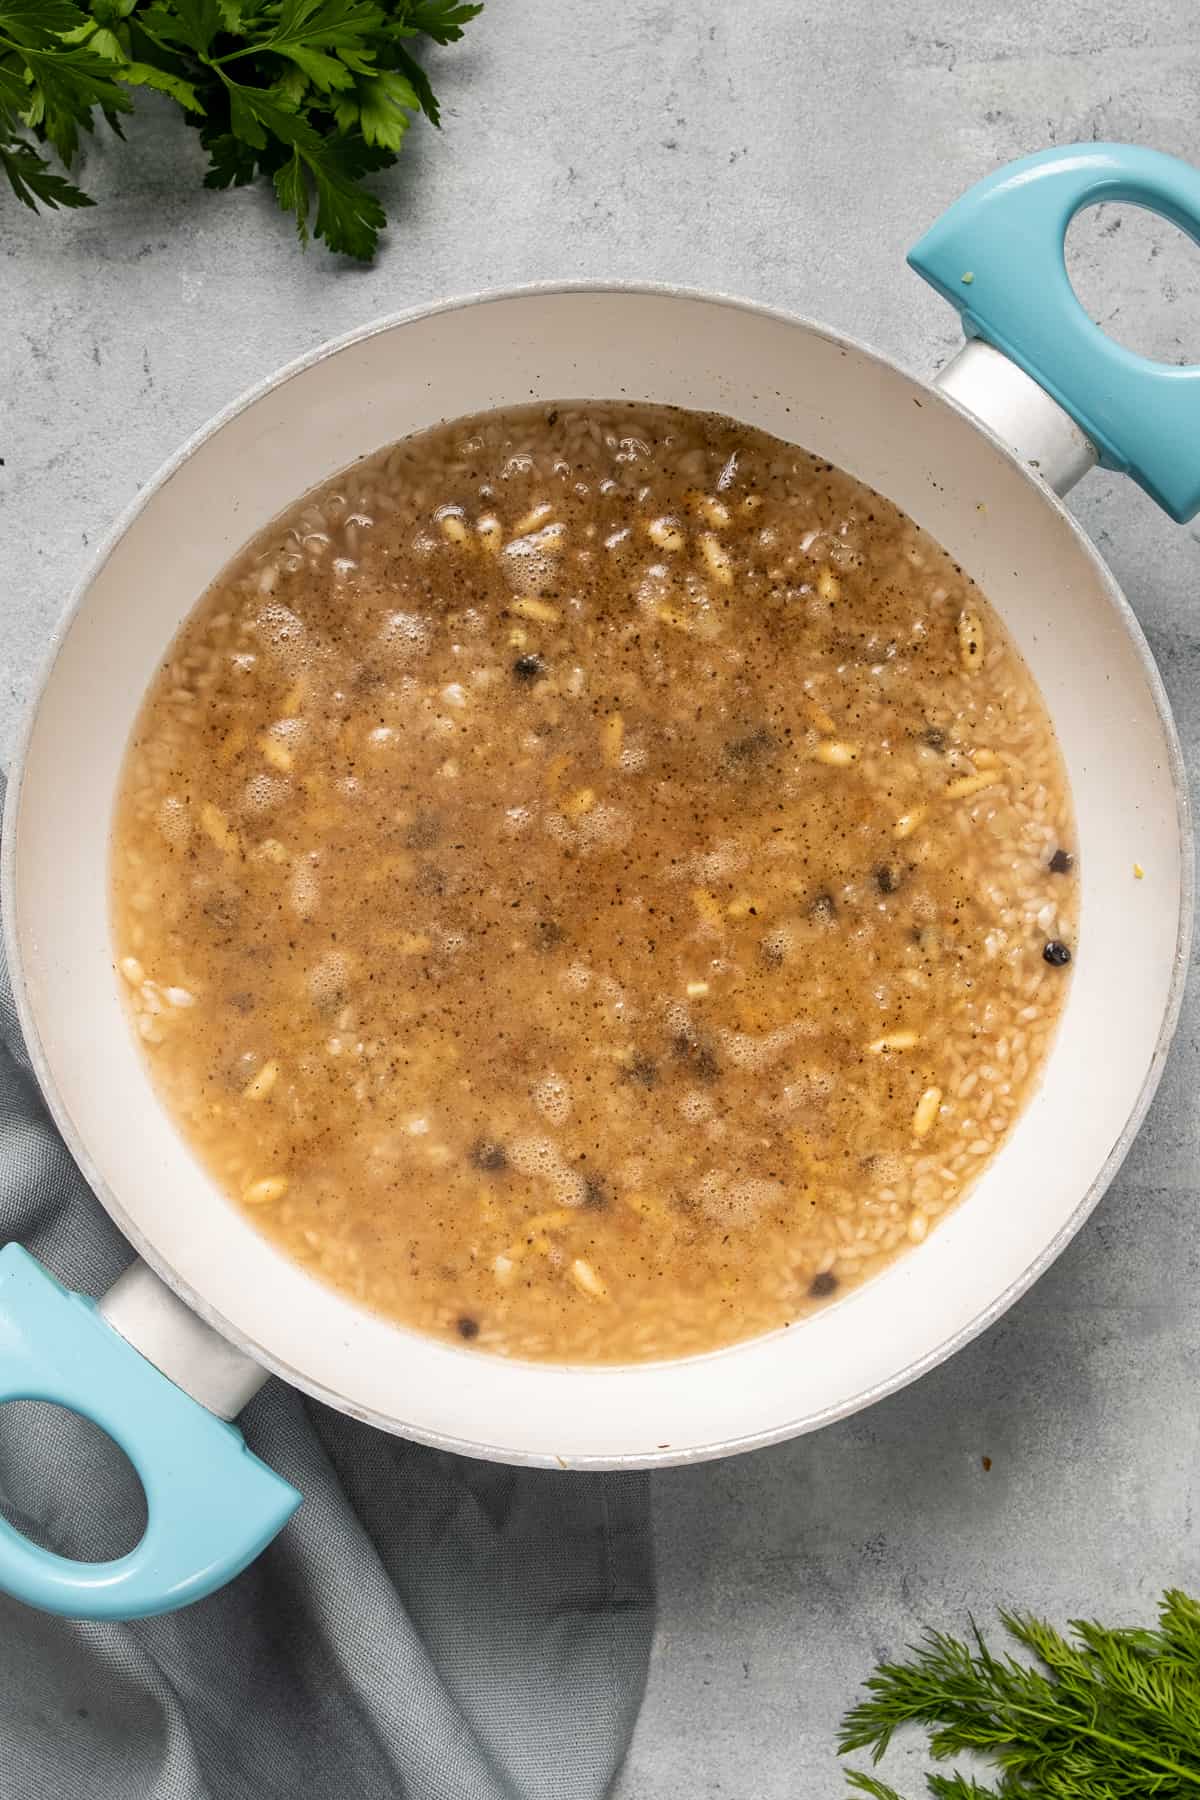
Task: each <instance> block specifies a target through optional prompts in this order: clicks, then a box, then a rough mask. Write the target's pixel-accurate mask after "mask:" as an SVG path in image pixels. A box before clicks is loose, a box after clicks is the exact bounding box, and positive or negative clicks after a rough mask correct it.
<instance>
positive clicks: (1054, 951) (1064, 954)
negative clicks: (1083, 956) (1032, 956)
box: [1042, 938, 1071, 969]
mask: <svg viewBox="0 0 1200 1800" xmlns="http://www.w3.org/2000/svg"><path fill="white" fill-rule="evenodd" d="M1042 957H1043V959H1044V960H1045V961H1046V962H1048V963H1049V964H1050V966H1051V967H1052V968H1054V969H1061V968H1063V967H1064V965H1065V964H1067V963H1069V962H1070V960H1071V952H1070V951H1069V950H1068V949H1067V946H1066V945H1065V944H1061V943H1060V942H1059V940H1058V939H1057V938H1051V939H1050V942H1049V943H1048V944H1047V945H1046V946H1045V948H1044V949H1043V951H1042Z"/></svg>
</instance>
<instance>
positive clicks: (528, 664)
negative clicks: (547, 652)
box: [512, 656, 546, 681]
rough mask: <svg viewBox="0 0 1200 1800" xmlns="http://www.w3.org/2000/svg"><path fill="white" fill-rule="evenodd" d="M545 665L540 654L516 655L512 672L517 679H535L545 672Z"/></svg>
mask: <svg viewBox="0 0 1200 1800" xmlns="http://www.w3.org/2000/svg"><path fill="white" fill-rule="evenodd" d="M545 668H546V665H545V663H543V661H542V659H541V657H540V656H518V658H517V660H516V662H515V663H514V664H513V666H512V672H513V674H514V675H515V676H516V678H517V680H518V681H536V680H537V678H538V676H539V675H542V674H544V673H545Z"/></svg>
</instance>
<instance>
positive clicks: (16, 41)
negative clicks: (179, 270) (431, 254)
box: [0, 0, 482, 260]
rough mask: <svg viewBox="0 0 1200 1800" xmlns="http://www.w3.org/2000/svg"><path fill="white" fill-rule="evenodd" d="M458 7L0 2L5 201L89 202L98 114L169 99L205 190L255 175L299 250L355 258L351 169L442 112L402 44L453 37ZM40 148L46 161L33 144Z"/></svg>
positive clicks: (454, 0) (381, 217) (372, 199)
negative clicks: (89, 154)
mask: <svg viewBox="0 0 1200 1800" xmlns="http://www.w3.org/2000/svg"><path fill="white" fill-rule="evenodd" d="M481 10H482V7H481V6H479V5H474V4H466V3H464V0H263V3H262V4H255V3H254V0H91V5H90V7H88V8H86V9H85V8H83V7H80V6H77V5H75V4H74V0H0V167H2V168H3V171H4V173H5V175H6V176H7V177H8V182H9V185H10V187H11V188H12V191H13V193H14V194H15V195H16V197H17V199H18V200H21V201H23V202H24V204H25V205H26V206H29V207H33V208H34V209H35V210H36V209H37V208H38V207H39V206H46V207H60V206H91V205H92V204H93V202H92V200H91V199H90V198H89V196H88V195H87V194H85V193H84V192H83V191H82V189H80V188H79V187H78V186H76V184H75V183H74V182H73V181H72V180H71V179H70V178H69V176H68V175H67V174H66V173H65V170H69V169H70V167H71V166H72V164H73V163H74V161H75V159H76V157H77V156H78V153H79V146H80V133H81V132H91V131H92V130H93V129H94V128H95V122H96V119H97V116H99V117H102V118H103V119H105V120H106V121H107V123H108V124H109V126H110V127H111V128H112V129H113V130H114V131H115V132H116V133H117V134H118V136H119V135H120V134H121V115H122V113H127V112H128V111H129V110H130V108H131V107H132V105H133V101H132V98H131V94H130V89H133V88H138V87H148V88H154V89H157V90H158V92H160V93H163V94H166V95H168V96H169V97H170V98H171V99H172V100H174V101H175V102H176V104H177V105H178V106H180V107H181V108H182V109H183V113H184V116H185V118H186V119H187V121H188V123H189V124H191V125H193V126H194V127H195V128H196V129H197V130H198V131H199V133H200V142H201V143H202V144H203V146H204V148H205V150H206V151H207V152H208V172H207V174H206V175H205V177H204V185H205V186H206V187H210V188H226V187H244V186H245V185H246V184H247V183H248V182H251V181H254V180H255V179H256V178H258V177H260V176H265V177H267V178H268V179H269V180H270V181H271V183H272V185H273V186H274V190H275V196H276V198H277V200H278V201H279V204H280V206H281V207H282V208H283V210H284V211H285V212H288V213H291V214H293V215H294V217H295V220H296V229H297V232H298V233H299V237H300V241H301V243H306V242H307V241H308V238H309V234H310V232H311V234H312V236H314V237H317V238H321V239H322V240H323V241H324V242H325V243H326V244H327V245H328V247H329V248H330V249H331V250H337V251H342V252H344V253H345V254H347V255H349V256H356V257H360V258H362V259H364V260H365V259H367V258H369V257H370V256H372V255H373V254H374V251H375V248H376V244H377V242H378V238H379V233H380V231H381V230H382V229H383V227H384V226H385V225H386V223H387V219H386V215H385V213H384V210H383V207H382V206H381V205H380V203H379V200H378V199H377V198H376V196H375V195H374V194H373V193H372V192H371V191H370V189H369V188H368V187H366V186H365V185H364V182H363V177H364V176H367V175H370V174H372V173H373V172H374V171H375V170H377V169H382V168H386V167H387V166H388V165H389V164H391V163H393V162H395V160H396V157H397V155H398V154H399V151H400V148H401V146H402V144H403V142H404V135H405V133H406V132H407V130H408V128H409V126H410V124H411V123H412V121H413V119H414V118H415V117H416V116H417V115H418V114H422V113H423V114H424V116H425V117H426V118H427V119H428V120H429V121H430V123H431V124H433V125H437V124H438V123H439V122H440V121H439V114H438V104H437V99H436V97H435V95H434V92H433V89H432V87H431V86H430V84H429V78H428V76H427V75H426V73H425V70H424V69H423V68H422V66H421V64H420V63H419V62H418V60H417V58H416V55H415V54H414V51H415V49H416V48H417V45H416V43H415V42H414V40H422V39H423V40H426V41H432V42H433V43H435V44H450V43H454V42H456V41H457V40H458V39H459V38H460V37H461V36H462V32H463V27H464V25H466V24H467V23H468V22H469V21H470V20H471V19H473V18H474V17H475V16H476V14H477V13H479V12H480V11H481ZM47 150H49V151H52V152H53V153H54V154H55V155H56V156H57V158H58V160H59V162H60V163H61V164H62V165H63V167H62V169H59V168H57V167H56V166H55V165H54V163H53V162H52V161H51V160H50V157H49V156H48V155H47V154H46V153H45V152H46V151H47Z"/></svg>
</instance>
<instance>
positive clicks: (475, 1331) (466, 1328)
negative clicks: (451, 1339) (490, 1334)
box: [458, 1313, 479, 1338]
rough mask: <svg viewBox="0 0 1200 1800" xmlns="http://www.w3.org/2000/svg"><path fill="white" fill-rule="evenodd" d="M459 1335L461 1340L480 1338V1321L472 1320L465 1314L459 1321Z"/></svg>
mask: <svg viewBox="0 0 1200 1800" xmlns="http://www.w3.org/2000/svg"><path fill="white" fill-rule="evenodd" d="M458 1335H459V1337H460V1338H473V1337H478V1336H479V1320H478V1319H472V1318H471V1316H470V1315H469V1314H468V1313H464V1314H463V1316H462V1318H461V1319H460V1320H459V1321H458Z"/></svg>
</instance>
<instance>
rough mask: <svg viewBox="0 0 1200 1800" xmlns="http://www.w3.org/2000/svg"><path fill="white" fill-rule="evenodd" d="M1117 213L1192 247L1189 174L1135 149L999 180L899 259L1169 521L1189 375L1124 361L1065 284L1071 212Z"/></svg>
mask: <svg viewBox="0 0 1200 1800" xmlns="http://www.w3.org/2000/svg"><path fill="white" fill-rule="evenodd" d="M1101 200H1109V201H1127V202H1131V203H1132V204H1134V205H1136V206H1144V207H1148V208H1149V209H1150V211H1152V212H1156V213H1161V214H1162V216H1163V217H1164V218H1167V219H1170V220H1171V221H1172V222H1173V223H1174V224H1176V225H1178V226H1179V228H1180V230H1182V231H1185V232H1187V234H1188V236H1189V237H1191V238H1193V239H1195V241H1196V242H1197V243H1200V170H1198V169H1194V168H1193V167H1192V165H1191V164H1190V163H1185V162H1181V161H1180V160H1179V159H1178V158H1177V157H1174V156H1164V155H1163V154H1162V153H1161V152H1160V151H1157V150H1145V149H1142V148H1141V147H1140V146H1137V145H1133V144H1068V145H1065V146H1062V147H1060V148H1058V149H1055V150H1042V151H1039V152H1038V154H1037V155H1035V156H1026V157H1023V158H1022V159H1021V161H1020V162H1014V163H1009V164H1008V165H1007V167H1006V168H1003V169H998V170H997V171H996V173H995V174H994V175H989V176H987V178H986V179H985V180H983V181H981V182H978V183H977V184H976V186H975V187H973V188H971V189H969V190H968V192H967V193H965V194H964V195H963V197H962V199H961V200H956V201H955V203H954V205H953V206H952V207H951V208H950V209H949V211H948V212H946V213H943V215H942V217H941V218H940V219H939V220H938V221H937V224H936V225H934V226H932V227H931V228H930V230H929V231H927V232H926V233H925V236H924V237H923V238H922V239H921V240H920V242H919V243H918V244H916V245H915V246H914V247H913V249H912V250H911V251H910V252H909V256H908V260H909V262H910V263H911V265H912V267H913V268H914V269H915V270H916V271H917V273H918V274H919V275H921V276H923V277H924V279H925V280H926V281H928V282H930V283H931V284H932V286H933V287H935V288H936V289H937V290H938V292H939V293H940V294H942V295H943V296H944V297H945V298H946V299H947V300H949V301H950V303H951V304H952V305H953V306H956V307H957V308H958V310H959V312H960V313H961V314H962V317H963V327H964V329H965V331H966V332H967V335H968V336H970V337H979V338H982V339H984V340H985V341H986V342H987V343H990V344H993V345H994V346H995V348H996V349H997V350H1001V351H1003V353H1004V355H1005V356H1007V357H1010V358H1011V359H1012V361H1013V362H1015V363H1017V364H1018V365H1019V366H1020V367H1021V368H1022V369H1024V370H1025V372H1026V374H1027V375H1031V376H1032V377H1033V379H1034V380H1035V381H1036V382H1037V384H1038V386H1039V387H1042V388H1044V389H1045V390H1046V392H1047V393H1048V394H1050V395H1051V396H1052V397H1053V398H1054V399H1055V400H1056V401H1057V402H1058V404H1059V405H1060V406H1061V407H1062V408H1063V410H1064V412H1067V413H1069V414H1070V416H1071V418H1073V419H1074V420H1075V423H1076V424H1077V425H1078V426H1079V428H1080V430H1081V431H1083V432H1085V433H1086V435H1087V436H1088V437H1089V438H1090V439H1091V441H1092V443H1093V444H1094V445H1095V446H1096V449H1097V451H1098V452H1099V455H1100V461H1101V462H1102V463H1103V464H1104V466H1105V467H1106V468H1109V469H1119V470H1121V471H1122V472H1123V473H1125V474H1129V475H1132V476H1133V478H1134V480H1135V481H1136V482H1138V483H1139V484H1140V486H1142V487H1144V488H1145V490H1146V492H1147V493H1148V494H1149V495H1150V496H1151V498H1152V499H1154V500H1156V501H1157V502H1158V504H1159V505H1160V506H1161V507H1163V508H1164V510H1165V511H1166V512H1168V513H1170V515H1171V517H1172V518H1173V519H1178V520H1180V521H1183V520H1185V519H1190V518H1191V517H1192V516H1193V515H1194V514H1195V513H1196V512H1198V511H1200V367H1186V368H1176V367H1172V366H1169V365H1168V364H1165V363H1156V362H1151V361H1150V360H1149V359H1148V358H1146V357H1144V356H1138V355H1136V354H1135V353H1134V352H1133V351H1132V350H1126V349H1123V348H1122V346H1121V345H1120V344H1116V343H1114V342H1113V340H1112V339H1111V338H1109V337H1107V336H1106V335H1105V334H1104V332H1103V331H1101V330H1100V327H1099V326H1098V325H1096V324H1094V323H1093V322H1092V320H1091V319H1089V318H1088V316H1087V314H1086V313H1085V312H1084V310H1083V308H1082V306H1080V304H1079V301H1078V300H1077V299H1076V297H1075V291H1074V289H1073V288H1072V286H1071V282H1070V278H1069V276H1068V275H1067V266H1066V258H1065V254H1064V244H1065V240H1066V235H1067V228H1068V226H1069V225H1070V223H1071V220H1072V219H1073V218H1074V217H1075V214H1076V213H1077V212H1080V211H1081V210H1082V209H1083V208H1084V207H1085V206H1093V205H1095V204H1096V203H1097V202H1098V201H1101Z"/></svg>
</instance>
